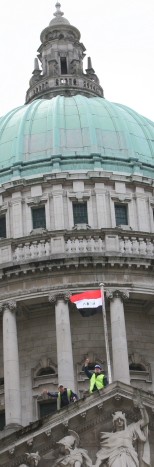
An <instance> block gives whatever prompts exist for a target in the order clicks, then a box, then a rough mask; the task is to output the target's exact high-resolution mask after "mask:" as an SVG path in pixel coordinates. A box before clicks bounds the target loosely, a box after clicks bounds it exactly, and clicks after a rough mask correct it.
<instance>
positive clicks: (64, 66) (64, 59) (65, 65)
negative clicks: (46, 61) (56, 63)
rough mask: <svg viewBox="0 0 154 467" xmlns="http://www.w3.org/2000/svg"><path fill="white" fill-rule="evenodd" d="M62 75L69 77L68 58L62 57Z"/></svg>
mask: <svg viewBox="0 0 154 467" xmlns="http://www.w3.org/2000/svg"><path fill="white" fill-rule="evenodd" d="M60 66H61V75H67V61H66V57H60Z"/></svg>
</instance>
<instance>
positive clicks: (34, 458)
mask: <svg viewBox="0 0 154 467" xmlns="http://www.w3.org/2000/svg"><path fill="white" fill-rule="evenodd" d="M26 457H27V462H28V465H29V466H30V467H37V465H38V464H39V461H40V460H41V458H40V456H39V453H38V451H37V452H31V454H29V453H26Z"/></svg>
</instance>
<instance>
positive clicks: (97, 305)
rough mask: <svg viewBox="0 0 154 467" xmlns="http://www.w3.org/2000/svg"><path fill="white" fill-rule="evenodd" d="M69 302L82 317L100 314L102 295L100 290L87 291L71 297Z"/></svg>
mask: <svg viewBox="0 0 154 467" xmlns="http://www.w3.org/2000/svg"><path fill="white" fill-rule="evenodd" d="M70 301H71V302H72V303H74V305H76V307H77V308H78V310H79V311H80V313H81V315H82V316H84V317H87V316H92V315H95V314H96V313H100V312H102V305H103V301H104V294H103V292H102V290H87V291H86V292H82V293H80V294H76V295H72V296H71V297H70Z"/></svg>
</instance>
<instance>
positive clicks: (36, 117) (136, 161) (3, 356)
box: [0, 3, 154, 467]
mask: <svg viewBox="0 0 154 467" xmlns="http://www.w3.org/2000/svg"><path fill="white" fill-rule="evenodd" d="M84 55H85V47H84V46H83V44H82V43H81V42H80V32H79V31H78V30H77V28H75V27H74V26H72V25H70V23H69V22H68V20H66V19H65V18H64V16H63V14H62V12H61V9H60V4H59V3H57V4H56V13H55V17H54V19H52V20H51V22H50V24H49V26H48V27H47V28H46V29H45V30H43V32H42V33H41V46H40V47H39V49H38V58H37V59H35V67H34V72H33V75H32V78H31V80H30V86H29V89H28V91H27V94H26V106H23V107H20V108H18V109H15V110H14V111H11V112H10V113H9V114H8V115H7V116H4V117H2V118H1V120H0V135H1V136H0V177H1V186H0V237H1V238H0V312H1V313H0V349H1V352H0V423H1V429H2V431H1V436H0V438H1V441H0V443H1V450H0V462H1V465H3V466H4V467H8V466H10V467H15V466H17V467H18V466H23V465H28V466H30V465H31V466H32V465H40V467H43V466H51V465H54V462H56V461H55V459H56V458H58V457H57V456H58V453H57V451H56V449H57V442H58V441H59V440H60V439H62V438H63V437H65V436H67V435H69V433H70V430H73V432H75V433H77V434H78V435H79V437H80V442H81V445H82V447H83V448H84V449H86V450H87V451H88V453H89V454H88V455H89V456H90V459H92V462H93V464H94V462H95V459H96V454H97V451H98V450H99V436H100V432H102V431H105V432H106V431H111V430H112V413H113V412H115V411H123V412H125V413H126V416H127V419H128V422H129V423H132V422H136V421H137V420H138V419H139V418H140V410H139V409H140V407H141V405H143V406H144V407H146V410H147V413H148V417H149V429H150V431H149V442H150V452H151V461H150V462H151V463H149V464H144V465H151V466H153V465H154V446H153V431H154V420H153V416H154V415H153V414H154V305H153V293H154V292H153V291H154V276H153V263H154V243H153V239H154V236H153V232H154V182H153V170H154V165H153V155H154V146H153V144H154V143H153V141H154V124H153V123H152V122H150V121H149V120H147V119H146V118H144V117H141V116H139V115H138V114H137V113H136V112H134V111H132V110H131V109H128V108H126V107H124V106H122V105H118V104H111V103H109V102H108V101H106V100H105V99H104V93H103V89H102V88H101V86H100V84H99V80H98V77H97V75H96V74H95V71H94V70H93V68H92V63H91V59H90V58H89V59H88V68H87V70H86V72H84V71H83V58H84ZM38 60H39V62H40V64H41V69H40V67H39V62H38ZM100 283H104V291H105V302H106V315H107V325H108V335H109V350H110V355H111V367H112V383H111V384H109V386H108V387H107V388H106V389H105V390H104V391H101V392H100V393H98V394H94V395H92V396H87V397H86V399H84V397H83V396H84V395H85V391H88V380H87V378H86V376H85V374H84V371H83V364H84V361H85V358H86V357H87V356H88V357H89V358H90V360H91V362H92V363H93V364H94V363H99V364H101V365H102V366H103V368H104V370H105V371H106V372H107V370H108V366H107V358H106V345H105V336H104V326H103V317H102V314H100V313H98V314H95V315H93V316H88V317H87V316H82V315H81V314H80V312H79V311H77V309H76V308H75V306H73V305H72V304H71V303H70V301H69V297H70V295H71V294H72V293H78V292H81V291H84V290H91V289H98V288H99V287H100ZM59 382H60V383H63V384H64V386H67V387H71V388H72V389H74V390H75V391H76V392H77V393H78V395H79V397H80V400H79V401H78V402H77V403H76V404H75V405H73V406H70V407H69V408H67V409H64V410H63V411H61V413H59V414H57V413H56V408H55V401H54V399H52V398H51V399H46V398H44V397H43V396H42V393H43V390H44V389H45V388H46V387H48V389H49V390H50V391H51V392H54V391H56V390H57V384H58V383H59ZM4 388H5V390H4ZM45 415H46V417H45V418H44V416H45ZM136 449H137V450H138V451H137V452H138V457H139V466H140V467H143V463H142V460H141V457H142V456H141V455H140V453H139V451H140V449H139V445H138V446H137V448H136ZM37 452H38V454H37ZM55 453H56V454H55ZM24 462H26V464H25V463H24ZM83 462H86V461H83ZM55 465H56V464H55ZM57 465H58V464H57ZM59 465H61V464H59ZM68 465H75V464H68ZM78 465H79V464H78ZM81 465H86V464H84V463H81ZM102 465H105V464H102ZM107 465H108V464H107ZM132 465H134V464H132Z"/></svg>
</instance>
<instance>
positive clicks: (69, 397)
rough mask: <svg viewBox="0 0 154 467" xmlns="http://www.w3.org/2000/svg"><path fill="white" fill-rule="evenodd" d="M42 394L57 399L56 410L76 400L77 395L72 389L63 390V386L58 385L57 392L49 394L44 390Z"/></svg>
mask: <svg viewBox="0 0 154 467" xmlns="http://www.w3.org/2000/svg"><path fill="white" fill-rule="evenodd" d="M43 394H47V396H49V397H54V398H56V399H57V410H60V409H62V408H63V407H65V406H66V405H69V404H70V403H71V402H76V401H77V400H78V396H77V394H75V392H73V391H72V389H68V388H65V387H64V386H63V384H59V386H58V392H49V391H48V390H47V389H44V391H43Z"/></svg>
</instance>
